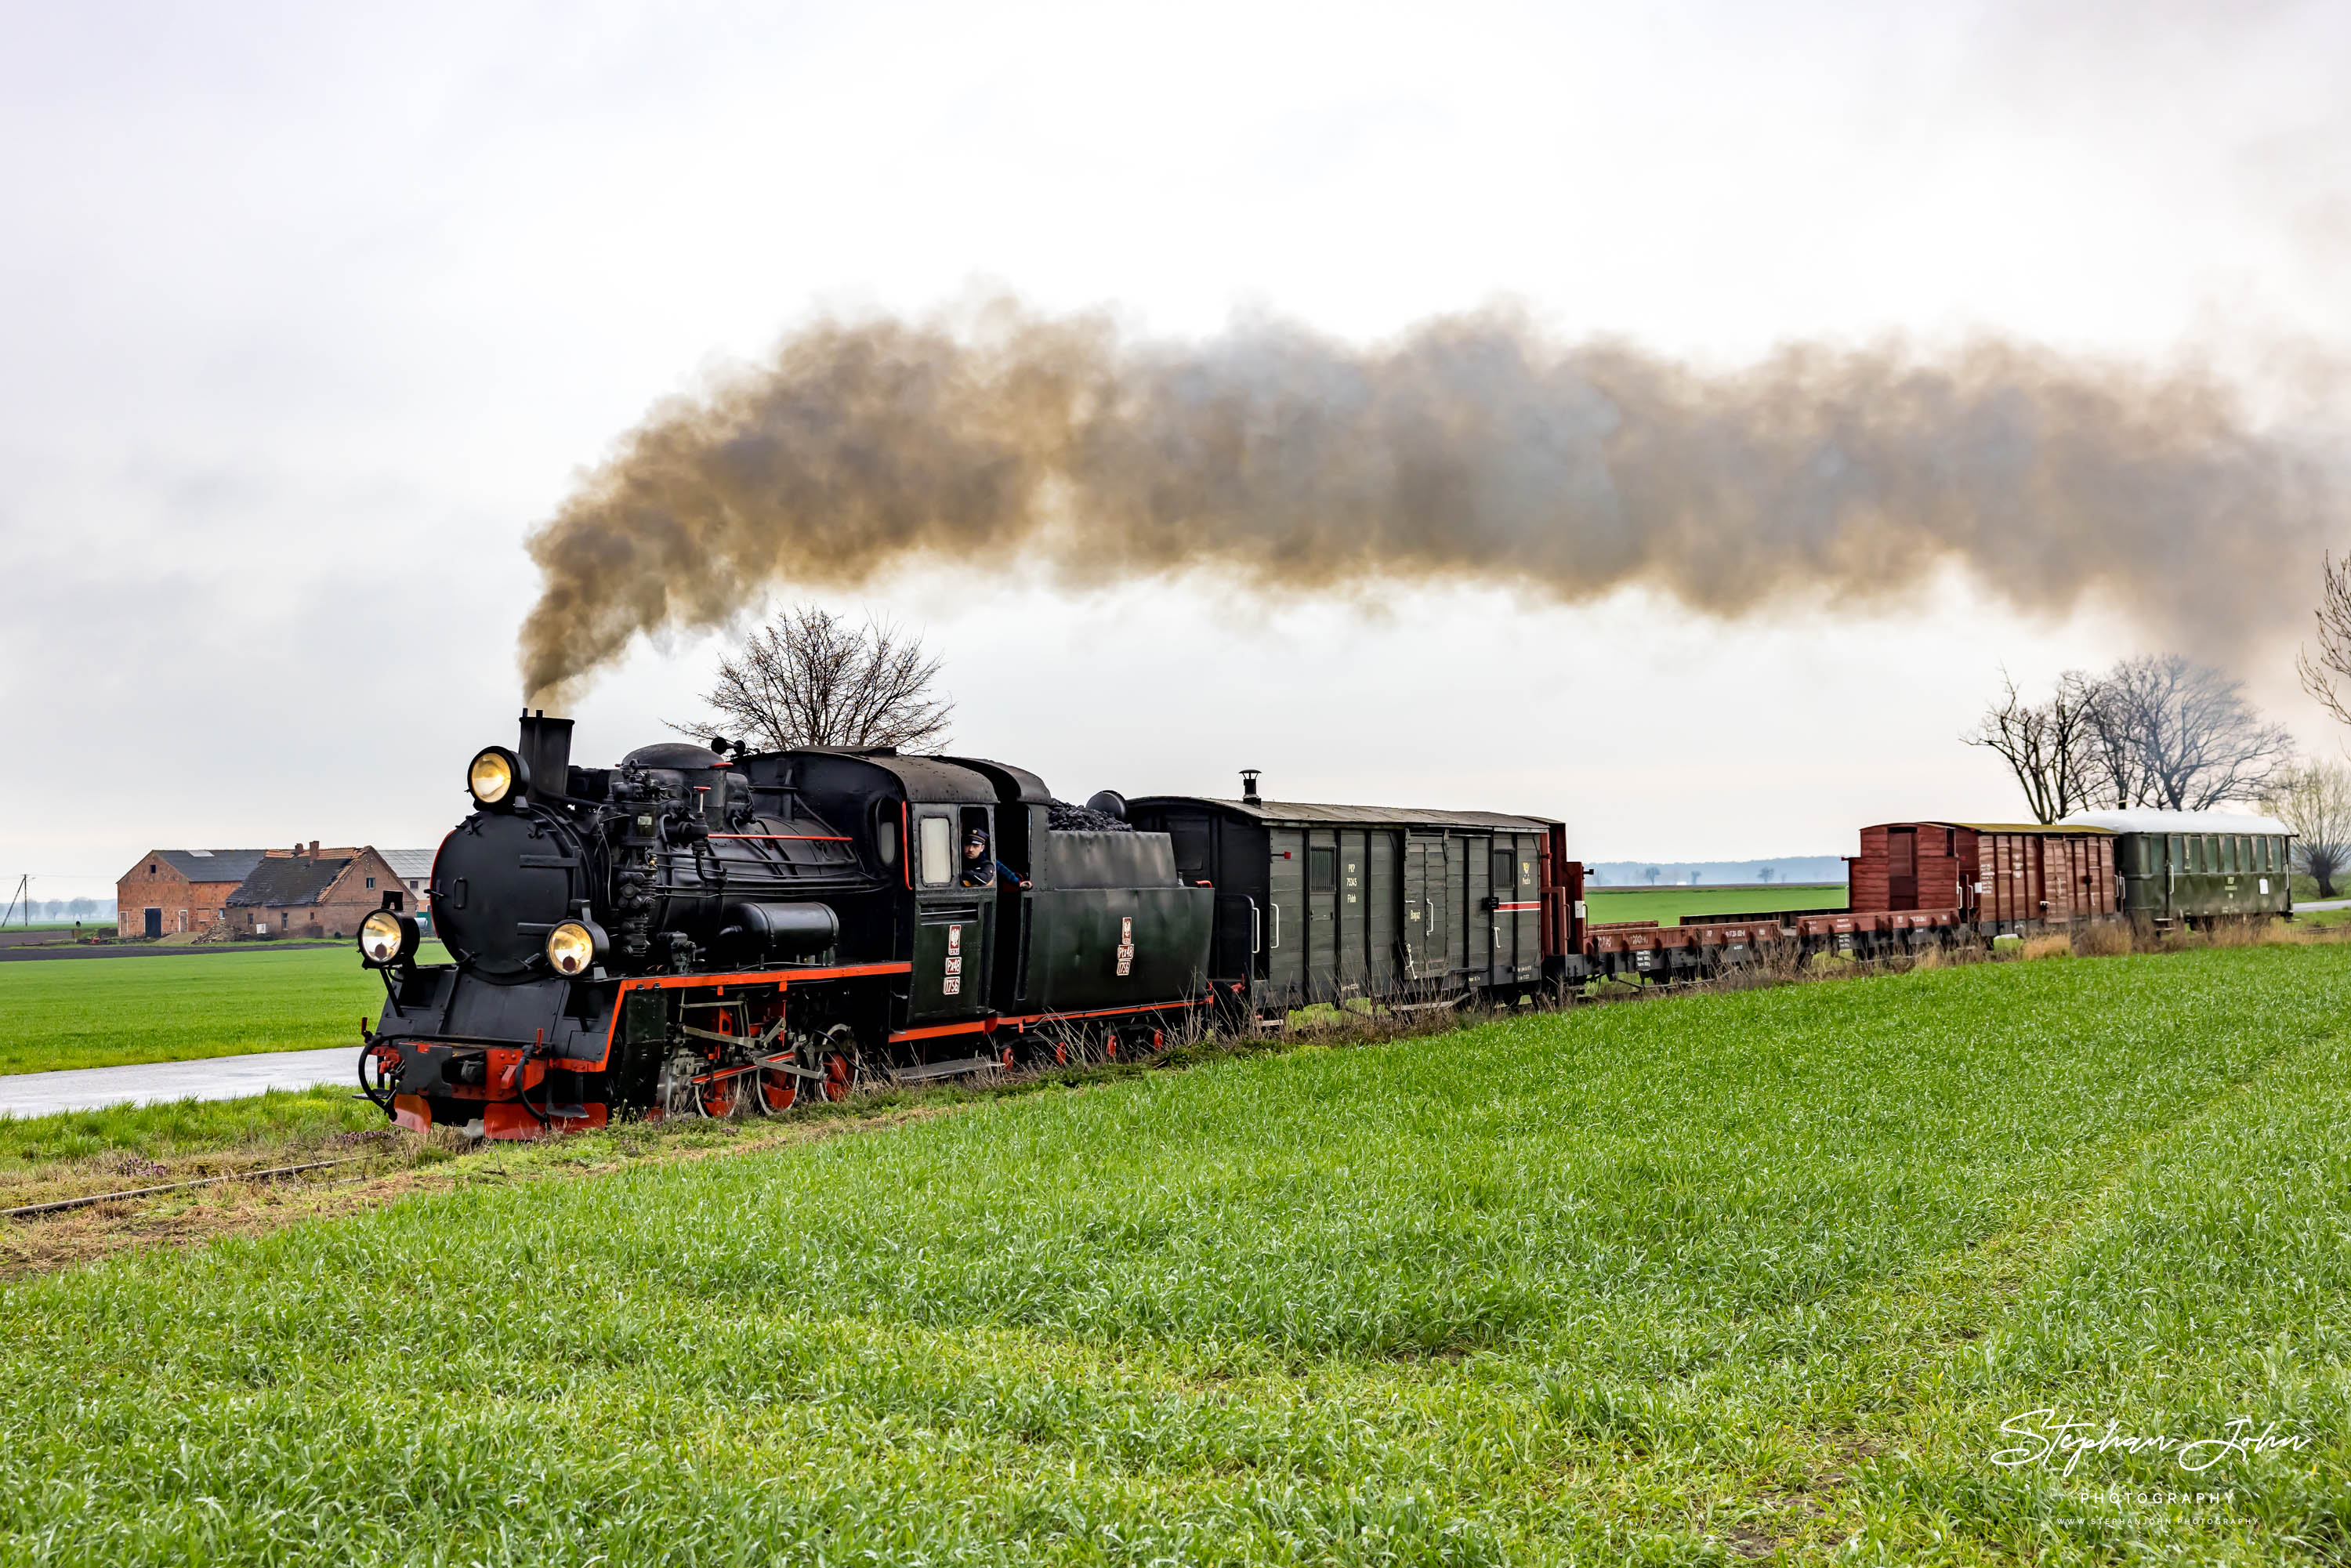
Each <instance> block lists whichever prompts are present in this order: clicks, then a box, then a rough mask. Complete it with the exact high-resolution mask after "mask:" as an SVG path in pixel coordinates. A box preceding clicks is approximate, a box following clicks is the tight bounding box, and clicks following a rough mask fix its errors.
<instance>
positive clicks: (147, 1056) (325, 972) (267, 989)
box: [0, 945, 443, 1073]
mask: <svg viewBox="0 0 2351 1568" xmlns="http://www.w3.org/2000/svg"><path fill="white" fill-rule="evenodd" d="M424 956H425V958H426V960H427V961H428V962H437V961H441V960H442V958H443V955H442V953H441V950H440V948H439V947H438V946H427V948H426V950H425V953H424ZM382 1010H383V982H382V981H381V980H380V979H378V978H377V977H375V976H374V975H372V974H371V973H369V972H368V971H367V970H365V969H362V968H361V967H360V961H359V955H358V954H357V952H356V951H354V950H353V949H352V948H351V947H350V946H348V945H345V946H336V947H331V948H322V947H313V948H303V949H296V950H292V951H284V950H280V951H271V950H269V949H266V948H260V949H256V950H255V951H252V952H235V953H217V954H204V955H200V956H199V955H191V956H188V957H184V958H181V957H171V958H148V957H138V958H58V959H54V960H47V961H42V960H36V961H32V962H24V963H6V964H0V1073H8V1072H47V1071H55V1070H57V1069H59V1068H68V1067H112V1066H118V1065H121V1064H124V1063H128V1062H136V1061H193V1060H194V1059H196V1058H199V1057H206V1056H234V1055H236V1054H239V1053H241V1052H245V1051H304V1050H310V1049H314V1048H320V1047H325V1046H330V1045H345V1044H348V1045H350V1047H351V1048H352V1049H353V1050H354V1051H356V1050H357V1049H358V1047H359V1020H360V1016H361V1015H362V1014H364V1015H365V1016H366V1017H367V1018H368V1019H369V1020H370V1021H371V1022H372V1021H373V1020H374V1019H375V1018H376V1017H377V1016H378V1015H379V1014H380V1013H381V1011H382Z"/></svg>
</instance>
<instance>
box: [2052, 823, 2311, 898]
mask: <svg viewBox="0 0 2351 1568" xmlns="http://www.w3.org/2000/svg"><path fill="white" fill-rule="evenodd" d="M2065 821H2066V823H2067V824H2068V825H2078V826H2081V827H2087V828H2105V829H2107V830H2109V831H2112V832H2113V833H2114V835H2115V873H2116V878H2117V879H2118V880H2119V881H2120V882H2121V883H2122V890H2121V898H2120V900H2119V904H2120V906H2121V908H2122V910H2123V911H2124V913H2126V914H2128V915H2137V916H2139V917H2142V918H2144V919H2147V920H2152V921H2155V922H2158V923H2168V922H2170V921H2175V920H2189V921H2198V920H2211V919H2220V918H2225V917H2229V916H2241V915H2285V914H2289V913H2291V912H2292V911H2293V909H2294V873H2293V871H2292V866H2293V863H2294V862H2293V853H2294V831H2293V830H2292V829H2291V828H2288V827H2287V826H2286V825H2285V824H2284V823H2283V822H2275V821H2271V820H2270V819H2268V818H2266V817H2252V816H2246V815H2243V814H2241V813H2237V812H2231V811H2079V812H2076V813H2074V815H2073V816H2071V817H2068V818H2066V819H2065Z"/></svg>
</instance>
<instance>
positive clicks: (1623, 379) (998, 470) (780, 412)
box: [521, 301, 2346, 700]
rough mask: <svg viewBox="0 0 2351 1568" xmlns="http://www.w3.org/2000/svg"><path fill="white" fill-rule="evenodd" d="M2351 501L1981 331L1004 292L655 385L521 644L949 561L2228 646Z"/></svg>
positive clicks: (712, 616)
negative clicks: (2110, 606) (1345, 332)
mask: <svg viewBox="0 0 2351 1568" xmlns="http://www.w3.org/2000/svg"><path fill="white" fill-rule="evenodd" d="M2345 512H2346V507H2344V506H2343V504H2342V497H2341V495H2340V493H2339V490H2338V487H2337V481H2336V477H2335V474H2334V473H2333V472H2332V471H2331V470H2329V469H2328V468H2327V467H2326V466H2325V458H2324V456H2323V447H2322V444H2321V443H2320V441H2319V440H2318V438H2316V437H2314V438H2312V439H2311V440H2310V441H2309V442H2308V443H2307V444H2305V443H2303V442H2300V441H2297V440H2294V439H2292V438H2289V437H2287V436H2284V435H2281V434H2277V433H2275V432H2273V431H2271V430H2268V429H2266V428H2264V427H2263V426H2262V424H2260V423H2258V422H2257V421H2256V420H2255V419H2254V418H2253V417H2252V415H2251V414H2250V413H2248V412H2247V410H2246V408H2245V406H2244V405H2243V402H2242V401H2241V399H2240V397H2239V396H2238V395H2237V393H2236V392H2234V391H2233V390H2232V389H2231V387H2230V386H2228V385H2226V384H2224V383H2223V382H2220V380H2219V379H2218V378H2217V377H2216V376H2215V375H2213V374H2212V373H2210V371H2205V370H2203V369H2201V368H2199V367H2196V366H2189V367H2186V368H2182V369H2177V370H2172V371H2150V370H2146V369H2141V368H2136V367H2132V366H2127V365H2117V364H2111V363H2102V362H2097V361H2085V360H2081V359H2076V358H2068V357H2066V356H2064V355H2061V354H2058V353H2056V352H2055V351H2053V350H2048V349H2043V348H2039V347H2036V346H2034V345H2032V344H2029V343H2022V342H2015V341H2009V340H2000V339H1994V338H1984V339H1980V340H1975V341H1973V342H1970V343H1968V344H1966V345H1964V346H1961V347H1959V348H1957V349H1953V350H1947V351H1940V352H1931V353H1929V352H1917V351H1913V350H1909V349H1907V348H1906V347H1904V346H1902V345H1900V344H1881V345H1878V346H1876V347H1870V348H1843V347H1832V346H1827V345H1817V344H1816V345H1805V344H1796V345H1792V346H1788V347H1785V348H1782V349H1781V350H1777V351H1776V352H1774V353H1772V354H1771V355H1769V356H1767V357H1766V358H1764V359H1762V360H1761V361H1758V362H1756V363H1754V364H1751V365H1748V366H1745V367H1743V368H1739V369H1734V370H1728V371H1723V370H1703V369H1699V368H1697V367H1694V366H1692V365H1688V364H1685V363H1682V362H1679V361H1674V360H1672V359H1668V358H1666V357H1664V356H1661V355H1658V354H1656V353H1651V352H1646V351H1644V350H1639V349H1636V348H1634V347H1632V346H1630V345H1627V344H1625V343H1621V342H1610V341H1590V342H1583V343H1562V342H1560V341H1557V340H1552V339H1551V338H1549V337H1547V336H1545V335H1544V334H1543V333H1542V332H1541V331H1540V330H1538V329H1536V328H1535V327H1534V326H1533V325H1532V324H1531V323H1530V322H1529V321H1528V320H1527V319H1524V318H1523V317H1522V316H1520V315H1519V314H1516V313H1514V312H1512V311H1510V310H1508V309H1495V310H1489V311H1486V312H1483V313H1479V314H1474V315H1467V316H1454V317H1445V318H1440V319H1436V320H1432V321H1429V322H1426V323H1425V324H1423V325H1421V326H1419V327H1417V328H1416V329H1413V330H1411V331H1409V332H1407V333H1405V335H1404V336H1403V337H1402V338H1401V339H1399V340H1395V341H1394V342H1391V343H1387V344H1384V345H1379V346H1376V347H1372V348H1359V347H1354V346H1351V345H1347V344H1343V343H1339V342H1334V341H1332V340H1327V339H1323V338H1319V337H1316V336H1313V335H1311V334H1310V333H1308V332H1306V331H1303V330H1301V329H1297V328H1292V327H1287V326H1283V325H1280V324H1279V323H1271V322H1264V321H1257V322H1249V323H1245V324H1243V325H1241V326H1239V327H1237V328H1235V329H1232V330H1230V331H1228V333H1226V334H1225V335H1224V336H1222V337H1220V338H1215V339H1211V340H1207V341H1204V342H1196V343H1175V344H1166V343H1150V342H1140V341H1134V340H1126V339H1123V338H1122V336H1121V334H1120V333H1119V331H1118V330H1117V329H1116V328H1115V326H1114V325H1113V323H1112V322H1111V321H1109V320H1108V319H1105V318H1100V317H1086V316H1080V317H1061V318H1055V317H1049V316H1043V315H1040V314H1037V313H1035V312H1032V311H1029V310H1027V309H1025V308H1022V307H1020V306H1019V305H1017V304H1013V303H1010V302H1007V301H996V302H993V303H990V304H987V305H985V306H983V307H981V308H977V309H975V310H973V311H971V312H969V313H968V315H967V318H965V319H961V320H960V321H956V320H935V321H930V322H923V323H916V322H909V321H904V320H895V319H887V318H882V319H868V320H862V321H843V320H830V321H824V322H820V323H819V324H818V325H816V326H813V327H810V328H809V329H805V330H802V331H799V332H797V333H795V334H793V335H792V336H791V337H789V338H788V339H786V340H784V342H783V343H782V344H781V345H780V346H779V347H778V350H776V353H775V355H774V357H773V359H772V360H771V361H769V362H768V363H767V364H765V365H764V366H761V367H759V368H757V369H755V370H748V371H743V372H740V373H737V374H735V375H733V376H731V377H728V378H726V379H724V380H722V381H720V382H717V383H716V384H714V385H713V386H711V387H710V388H709V389H708V391H707V392H705V394H704V395H702V396H700V397H697V398H691V399H679V400H674V401H673V402H667V403H664V404H663V405H661V406H660V407H658V408H656V409H655V410H654V411H653V414H652V415H651V416H650V417H649V418H648V419H647V421H646V422H645V423H644V424H643V425H642V426H640V427H639V428H638V429H637V430H635V431H633V432H632V433H631V434H629V435H628V436H627V437H625V438H624V439H623V440H622V443H621V444H620V446H619V448H618V449H617V450H616V451H615V452H614V453H613V454H612V455H611V457H610V459H609V460H608V461H606V462H605V464H604V465H602V466H601V468H599V469H597V470H595V471H594V472H593V473H592V474H590V476H589V477H588V478H587V479H586V480H585V481H584V482H583V484H582V485H581V486H580V489H579V490H578V491H577V493H575V494H574V495H573V496H572V497H570V498H569V500H567V501H566V502H565V503H564V504H563V506H562V507H561V508H560V509H559V511H558V512H557V514H556V516H555V517H553V519H552V520H550V521H549V522H548V523H547V524H546V526H545V527H543V528H540V529H539V531H538V533H537V534H536V535H535V536H534V537H533V538H532V539H531V541H530V550H531V554H532V556H533V558H534V559H536V560H537V561H538V565H539V569H540V571H541V572H542V574H543V586H542V590H541V592H540V596H539V600H538V604H537V605H536V606H535V607H534V608H533V609H532V611H531V612H530V614H529V616H528V619H527V620H526V621H525V622H524V626H523V633H522V648H521V661H522V665H523V674H524V678H525V685H526V688H527V690H528V692H529V693H530V694H531V695H532V697H533V699H534V700H550V699H552V698H553V697H555V696H556V695H560V694H563V693H566V692H569V691H572V690H575V689H576V688H577V687H578V685H580V683H581V682H582V681H583V680H585V679H586V678H587V677H588V676H589V675H590V674H591V673H592V672H593V671H595V670H596V669H597V668H598V667H600V666H601V665H602V664H605V663H607V662H609V661H611V660H612V659H614V658H617V657H618V656H619V655H620V654H621V653H622V650H624V649H625V648H626V647H627V646H628V645H629V644H630V643H631V641H632V639H634V638H635V637H637V636H639V635H641V634H648V633H655V632H661V631H663V630H664V629H668V628H673V627H689V628H707V627H717V626H723V625H725V624H726V623H728V622H730V621H731V620H732V619H733V618H735V617H736V616H737V615H738V614H740V613H741V612H743V611H744V610H745V609H746V608H747V607H748V606H750V605H751V604H753V603H755V602H756V601H758V599H759V598H760V597H761V596H762V595H763V594H765V593H766V592H767V591H768V590H770V589H773V588H776V587H778V586H786V585H789V586H791V587H796V588H849V587H855V586H858V585H861V584H863V583H865V582H868V581H870V580H872V579H873V578H874V577H875V576H876V575H877V574H880V573H882V572H883V571H886V570H891V569H893V568H896V567H900V566H903V565H904V564H907V563H909V562H918V561H922V560H925V559H939V560H952V561H953V562H955V563H956V566H957V567H958V568H959V569H961V570H967V571H968V570H973V569H974V568H979V569H982V570H985V569H986V568H987V567H989V566H991V565H996V564H998V563H1010V562H1019V563H1021V564H1023V565H1029V564H1035V565H1040V566H1042V567H1044V568H1045V569H1046V570H1048V571H1049V572H1050V573H1051V574H1053V575H1055V576H1057V577H1058V578H1059V579H1060V580H1061V581H1063V582H1064V583H1068V584H1075V585H1081V586H1083V585H1092V584H1102V583H1109V582H1116V581H1123V580H1133V579H1135V578H1141V577H1149V576H1155V575H1164V574H1169V573H1179V572H1186V571H1197V570H1207V571H1214V572H1220V573H1222V574H1224V575H1225V576H1226V577H1228V578H1229V579H1231V580H1237V581H1238V582H1239V583H1240V584H1242V585H1243V586H1245V587H1248V588H1251V589H1255V590H1258V591H1277V590H1278V591H1282V592H1285V593H1294V592H1296V591H1301V590H1306V591H1313V590H1330V591H1350V590H1355V589H1361V588H1363V587H1365V586H1368V585H1372V584H1374V583H1377V582H1380V581H1395V580H1409V581H1415V582H1422V581H1447V580H1452V581H1469V582H1484V583H1491V584H1499V585H1505V586H1509V587H1511V588H1514V589H1520V590H1523V591H1529V592H1532V593H1536V594H1540V595H1542V596H1544V597H1547V598H1549V599H1551V600H1552V601H1557V602H1560V603H1574V602H1578V601H1584V600H1588V599H1592V598H1594V597H1596V596H1599V595H1602V594H1605V593H1609V592H1613V591H1616V590H1618V589H1621V588H1625V587H1627V586H1642V587H1646V588H1649V589H1652V590H1654V591H1657V592H1659V593H1662V594H1664V595H1667V596H1668V597H1670V598H1673V599H1675V600H1677V601H1680V602H1681V603H1683V604H1685V605H1687V606H1689V607H1691V608H1694V609H1697V610H1699V611H1703V612H1711V613H1715V614H1720V615H1727V616H1736V615H1743V614H1748V613H1751V612H1758V611H1761V610H1766V609H1770V608H1772V607H1774V606H1782V605H1787V604H1792V603H1802V602H1807V601H1812V602H1817V601H1822V600H1830V601H1844V602H1860V603H1865V604H1867V603H1878V604H1892V603H1895V602H1899V601H1905V600H1915V599H1916V598H1917V596H1918V594H1919V593H1920V592H1921V591H1923V590H1924V589H1925V587H1926V585H1928V583H1929V582H1930V581H1931V580H1933V579H1934V578H1935V577H1936V576H1937V575H1938V573H1940V572H1941V571H1942V570H1944V569H1946V568H1947V567H1952V566H1956V567H1959V568H1960V569H1962V570H1964V571H1966V572H1967V573H1968V574H1969V575H1970V576H1971V577H1972V578H1973V579H1975V580H1976V581H1977V582H1978V583H1980V585H1982V586H1983V587H1985V588H1986V589H1988V590H1989V591H1991V593H1992V594H1994V595H1995V596H1997V597H1999V598H2001V599H2003V600H2005V601H2007V602H2009V603H2010V604H2011V605H2014V606H2016V607H2018V608H2020V609H2022V610H2026V611H2033V612H2062V611H2064V610H2067V609H2069V608H2071V607H2072V606H2073V605H2074V604H2075V603H2076V602H2077V601H2080V600H2082V599H2083V598H2085V597H2086V596H2088V595H2091V594H2101V595H2104V596H2105V597H2106V598H2107V599H2109V600H2112V601H2116V602H2117V603H2118V604H2119V605H2120V607H2121V608H2123V609H2125V610H2126V611H2127V612H2130V613H2131V614H2133V615H2134V616H2136V617H2137V619H2139V620H2140V621H2142V622H2145V623H2146V624H2147V625H2149V626H2152V627H2156V628H2158V629H2160V631H2161V632H2162V633H2163V635H2164V638H2165V640H2166V642H2167V643H2171V644H2172V645H2174V646H2179V645H2182V644H2184V645H2186V647H2187V650H2188V651H2189V652H2194V653H2204V654H2207V655H2210V656H2218V657H2226V656H2228V655H2231V654H2235V653H2243V652H2244V651H2245V650H2246V649H2247V648H2248V647H2249V646H2250V645H2251V644H2252V643H2255V642H2256V641H2258V640H2260V639H2262V638H2263V637H2267V636H2273V635H2276V634H2278V631H2279V629H2282V628H2283V627H2285V626H2287V625H2289V624H2298V623H2299V622H2300V621H2301V617H2302V613H2303V604H2302V601H2303V599H2304V597H2305V596H2306V594H2307V592H2308V590H2309V583H2308V581H2307V580H2306V578H2307V574H2308V570H2309V569H2314V568H2315V566H2316V565H2317V562H2318V559H2319V555H2320V551H2321V549H2322V548H2323V546H2324V545H2325V544H2326V543H2328V542H2331V541H2332V540H2334V539H2335V538H2337V537H2338V536H2340V535H2341V534H2342V533H2343V532H2344V531H2345V529H2344V524H2345V522H2346V517H2345Z"/></svg>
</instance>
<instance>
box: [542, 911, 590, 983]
mask: <svg viewBox="0 0 2351 1568" xmlns="http://www.w3.org/2000/svg"><path fill="white" fill-rule="evenodd" d="M603 955H604V933H603V932H601V930H599V929H597V928H596V926H595V925H593V924H591V923H590V922H589V921H585V920H567V921H564V922H563V923H562V924H561V925H558V926H557V927H556V928H555V929H554V930H552V931H550V932H549V933H548V934H547V961H548V962H549V964H552V965H553V966H554V967H555V972H556V973H557V974H559V975H584V974H586V973H587V972H588V970H589V967H590V966H591V965H592V964H594V963H595V962H596V960H597V959H598V958H601V957H602V956H603Z"/></svg>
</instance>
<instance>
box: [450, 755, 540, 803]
mask: <svg viewBox="0 0 2351 1568" xmlns="http://www.w3.org/2000/svg"><path fill="white" fill-rule="evenodd" d="M529 787H530V776H529V774H528V773H527V772H526V771H525V770H524V768H523V765H522V758H519V757H517V756H516V755H515V754H514V753H513V752H511V751H508V750H507V748H506V747H503V746H486V747H482V749H481V750H479V751H477V752H475V753H474V760H473V761H471V762H469V763H467V764H466V765H465V789H466V790H467V791H468V792H469V793H470V794H472V796H473V797H474V799H475V800H479V801H480V802H481V803H482V804H483V805H485V806H511V805H513V804H514V803H515V800H516V799H517V797H518V796H520V795H521V793H522V792H523V791H524V790H525V789H528V788H529Z"/></svg>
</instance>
